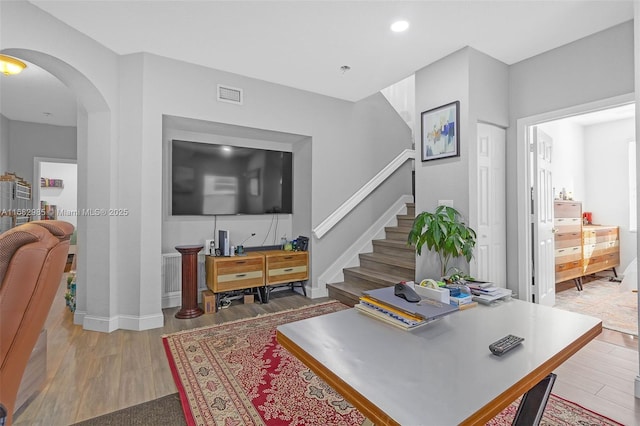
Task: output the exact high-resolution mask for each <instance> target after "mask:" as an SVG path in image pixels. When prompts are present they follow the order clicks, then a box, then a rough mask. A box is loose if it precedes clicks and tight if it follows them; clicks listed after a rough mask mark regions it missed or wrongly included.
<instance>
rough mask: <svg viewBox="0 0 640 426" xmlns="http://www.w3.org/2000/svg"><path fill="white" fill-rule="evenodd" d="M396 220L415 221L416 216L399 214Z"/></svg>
mask: <svg viewBox="0 0 640 426" xmlns="http://www.w3.org/2000/svg"><path fill="white" fill-rule="evenodd" d="M396 218H398V219H405V220H414V219H415V216H413V215H410V214H399V215H397V216H396Z"/></svg>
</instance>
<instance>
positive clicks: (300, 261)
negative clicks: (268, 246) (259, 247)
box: [265, 252, 309, 285]
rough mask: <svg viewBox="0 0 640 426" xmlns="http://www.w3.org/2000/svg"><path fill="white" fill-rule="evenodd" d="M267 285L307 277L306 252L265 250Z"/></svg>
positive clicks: (307, 261) (307, 256)
mask: <svg viewBox="0 0 640 426" xmlns="http://www.w3.org/2000/svg"><path fill="white" fill-rule="evenodd" d="M265 253H267V254H265V259H266V260H265V261H266V271H267V285H270V284H281V283H288V282H295V281H304V280H307V279H308V278H309V254H308V252H274V253H269V252H265Z"/></svg>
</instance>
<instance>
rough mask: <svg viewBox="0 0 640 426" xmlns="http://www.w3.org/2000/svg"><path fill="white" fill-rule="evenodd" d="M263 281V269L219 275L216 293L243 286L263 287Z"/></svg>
mask: <svg viewBox="0 0 640 426" xmlns="http://www.w3.org/2000/svg"><path fill="white" fill-rule="evenodd" d="M263 283H264V279H263V277H262V271H261V270H260V271H248V272H238V273H235V274H227V275H218V279H217V281H216V286H215V287H216V290H215V293H218V292H221V291H231V290H239V289H243V288H252V287H262V285H263Z"/></svg>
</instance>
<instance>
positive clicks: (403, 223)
mask: <svg viewBox="0 0 640 426" xmlns="http://www.w3.org/2000/svg"><path fill="white" fill-rule="evenodd" d="M398 226H402V227H405V228H411V227H412V226H413V219H400V218H398Z"/></svg>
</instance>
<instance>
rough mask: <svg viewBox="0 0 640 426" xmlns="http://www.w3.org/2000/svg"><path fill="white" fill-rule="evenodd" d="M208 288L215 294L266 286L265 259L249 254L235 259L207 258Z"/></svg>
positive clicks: (234, 257)
mask: <svg viewBox="0 0 640 426" xmlns="http://www.w3.org/2000/svg"><path fill="white" fill-rule="evenodd" d="M206 268H207V287H209V289H210V290H211V291H213V292H214V293H221V292H225V291H232V290H241V289H245V288H253V287H261V286H263V285H264V257H263V256H262V255H256V254H248V255H247V256H233V257H213V256H207V257H206Z"/></svg>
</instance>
